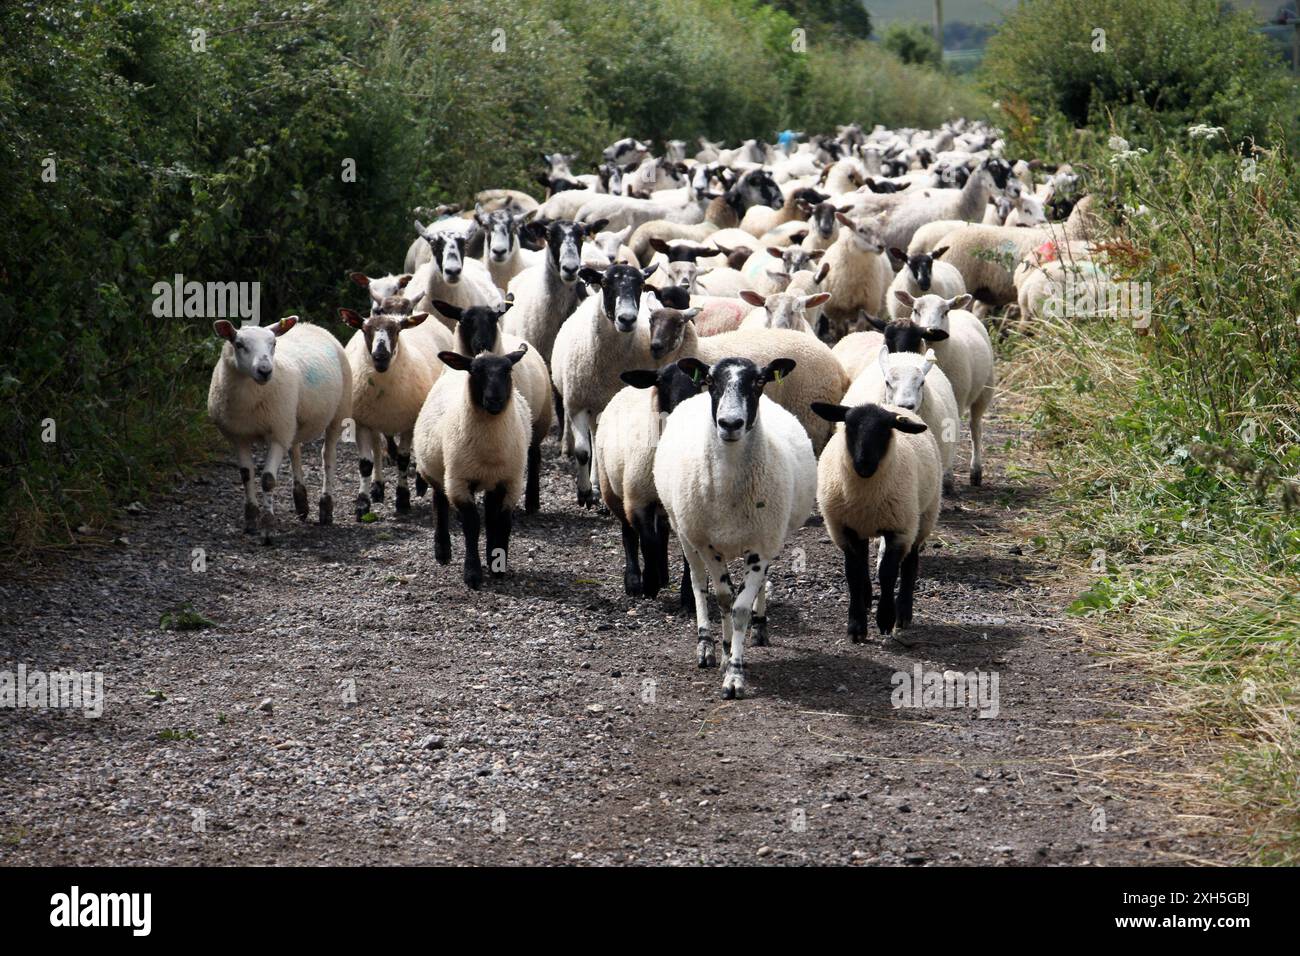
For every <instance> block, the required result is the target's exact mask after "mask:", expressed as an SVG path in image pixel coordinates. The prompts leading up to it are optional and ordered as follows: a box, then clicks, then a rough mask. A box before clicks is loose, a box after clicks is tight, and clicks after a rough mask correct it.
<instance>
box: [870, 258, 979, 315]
mask: <svg viewBox="0 0 1300 956" xmlns="http://www.w3.org/2000/svg"><path fill="white" fill-rule="evenodd" d="M947 251H948V247H947V246H940V247H939V248H938V249H935V250H934V252H918V253H917V254H916V255H911V256H909V255H907V254H906V253H905V252H903V250H901V249H898V248H893V249H890V250H889V257H890V258H891V259H893V260H894V263H895V264H896V265H898V266H899V270H898V274H897V275H895V276H894V281H893V282H891V283H890V285H889V294H888V295H887V296H886V297H885V306H886V308H887V310H888V311H889V315H890V317H891V318H895V319H897V318H902V317H903V316H906V315H908V314H910V310H909V309H908V308H907V307H906V306H904V305H903V303H901V302H900V301H898V297H897V296H895V295H894V293H895V292H897V291H899V290H900V289H901V290H902V291H904V292H907V293H909V294H911V295H913V296H917V295H925V294H926V293H927V292H933V293H934V294H935V295H941V296H943V297H944V298H945V299H951V298H952V297H953V296H956V295H961V294H962V293H963V292H965V291H966V283H965V282H963V281H962V278H961V273H960V272H958V271H957V269H956V267H955V266H950V265H948V263H946V262H940V261H939V258H940V257H941V256H942V255H943V254H944V253H946V252H947Z"/></svg>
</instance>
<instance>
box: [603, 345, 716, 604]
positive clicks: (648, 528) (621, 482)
mask: <svg viewBox="0 0 1300 956" xmlns="http://www.w3.org/2000/svg"><path fill="white" fill-rule="evenodd" d="M620 377H621V378H622V380H623V381H624V382H626V383H627V387H626V388H623V389H621V390H620V391H619V392H618V394H616V395H615V396H614V397H613V398H612V399H610V401H609V404H608V405H606V406H605V410H604V411H603V412H601V415H600V431H599V432H598V433H597V434H596V462H597V466H596V475H597V478H598V480H599V482H600V494H601V497H602V498H603V499H604V501H605V504H606V505H608V506H609V510H610V511H611V512H613V513H614V516H615V517H616V518H618V520H619V523H620V524H621V525H622V529H623V556H624V570H623V588H624V590H625V591H627V593H628V594H631V595H644V596H645V597H649V598H652V597H654V596H655V595H657V594H658V593H659V591H660V589H661V588H663V587H664V585H666V584H667V583H668V517H667V515H666V513H665V512H664V509H663V506H662V505H661V504H660V503H659V493H658V491H656V490H655V483H654V461H655V448H656V447H657V446H658V444H659V435H660V433H661V431H662V430H663V426H664V423H665V422H666V421H667V419H668V416H669V415H670V414H671V413H672V411H673V409H675V408H676V407H677V406H678V405H679V404H680V403H682V402H683V401H685V400H686V399H688V398H690V397H692V396H694V395H695V394H697V393H698V392H699V390H700V389H699V386H698V385H697V384H696V383H695V382H694V381H693V380H692V379H691V377H690V376H689V375H687V374H686V373H685V372H683V371H682V370H681V369H679V368H678V367H677V363H676V362H673V363H670V364H668V365H665V366H664V367H663V368H661V369H659V370H658V371H654V370H649V369H632V370H630V371H626V372H623V373H622V375H621V376H620ZM638 547H639V548H640V550H641V554H642V556H643V557H644V562H645V568H644V571H643V570H642V568H641V566H640V564H639V563H638V560H637V549H638Z"/></svg>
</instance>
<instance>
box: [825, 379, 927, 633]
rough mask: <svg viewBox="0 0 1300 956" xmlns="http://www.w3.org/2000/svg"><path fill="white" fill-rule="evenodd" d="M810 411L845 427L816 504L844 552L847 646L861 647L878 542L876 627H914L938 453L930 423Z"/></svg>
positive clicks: (843, 409) (886, 410) (828, 458)
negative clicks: (915, 599)
mask: <svg viewBox="0 0 1300 956" xmlns="http://www.w3.org/2000/svg"><path fill="white" fill-rule="evenodd" d="M813 410H814V411H815V412H816V413H817V414H818V415H820V416H822V417H823V418H825V419H826V420H827V421H830V422H836V423H843V425H844V427H843V428H839V427H837V428H836V429H835V435H834V437H833V438H831V440H830V443H829V444H828V445H827V446H826V450H825V451H824V452H822V456H821V460H820V461H819V462H818V463H817V505H818V508H819V509H820V511H821V513H822V516H823V517H824V518H825V520H826V531H827V533H828V534H829V535H830V537H831V540H832V541H834V542H835V544H836V546H838V547H839V548H840V550H841V551H843V552H844V577H845V579H846V581H847V583H848V587H849V619H848V628H847V630H848V636H849V640H850V641H852V642H853V643H855V644H857V643H861V642H862V641H863V640H865V639H866V636H867V620H868V618H869V617H870V615H871V571H870V567H869V556H868V549H869V547H870V542H871V539H872V538H875V537H879V538H880V539H881V541H880V545H879V554H880V562H879V568H878V572H877V573H878V575H879V578H880V605H879V607H878V609H877V611H876V626H877V627H878V628H879V629H880V634H881V636H882V637H889V636H891V635H892V634H893V633H894V628H895V627H897V628H899V629H906V628H909V627H911V625H912V599H913V594H914V592H915V590H916V577H917V572H918V570H919V565H920V553H921V546H922V545H923V544H925V541H926V539H927V538H929V536H930V533H931V532H932V531H933V530H934V526H935V523H936V522H937V521H938V518H939V487H940V476H941V472H942V466H941V464H940V461H939V448H938V446H937V445H936V444H935V442H934V440H933V438H932V437H931V436H930V435H928V434H926V432H927V431H928V429H927V427H926V425H925V423H924V422H923V421H921V420H920V419H918V418H916V417H914V416H913V415H912V414H911V413H910V412H908V411H906V410H904V409H902V408H899V407H897V406H888V405H885V406H881V405H875V404H866V405H857V406H854V407H848V406H845V405H841V404H835V405H832V404H827V403H822V402H819V403H817V404H816V405H815V406H813ZM900 572H901V574H900ZM895 582H897V585H898V596H897V599H895V596H894V587H895Z"/></svg>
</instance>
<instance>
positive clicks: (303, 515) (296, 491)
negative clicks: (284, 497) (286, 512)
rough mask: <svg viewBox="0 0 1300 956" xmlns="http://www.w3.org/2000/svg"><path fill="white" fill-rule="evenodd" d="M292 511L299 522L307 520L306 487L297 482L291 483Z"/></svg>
mask: <svg viewBox="0 0 1300 956" xmlns="http://www.w3.org/2000/svg"><path fill="white" fill-rule="evenodd" d="M293 510H294V513H295V514H297V515H298V520H299V521H306V520H307V486H306V485H304V484H302V483H301V482H298V481H295V482H294V483H293Z"/></svg>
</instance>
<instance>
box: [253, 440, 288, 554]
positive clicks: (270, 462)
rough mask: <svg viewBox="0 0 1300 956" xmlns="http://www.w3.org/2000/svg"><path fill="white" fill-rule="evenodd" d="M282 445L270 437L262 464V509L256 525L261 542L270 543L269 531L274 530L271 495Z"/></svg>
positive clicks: (280, 457)
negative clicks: (259, 530)
mask: <svg viewBox="0 0 1300 956" xmlns="http://www.w3.org/2000/svg"><path fill="white" fill-rule="evenodd" d="M284 450H285V449H284V446H283V445H281V444H280V443H279V442H277V441H275V440H274V439H272V440H271V441H270V442H269V443H268V445H267V449H266V461H265V462H263V464H262V511H261V515H260V516H259V518H258V525H259V526H260V527H261V529H262V543H263V544H270V543H271V532H272V531H273V530H275V506H274V505H273V503H272V495H273V494H274V493H275V476H276V474H277V473H278V472H279V471H280V463H281V462H283V461H284Z"/></svg>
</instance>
